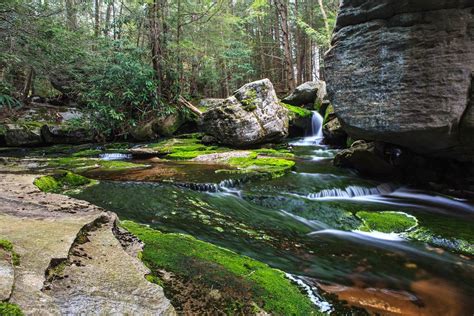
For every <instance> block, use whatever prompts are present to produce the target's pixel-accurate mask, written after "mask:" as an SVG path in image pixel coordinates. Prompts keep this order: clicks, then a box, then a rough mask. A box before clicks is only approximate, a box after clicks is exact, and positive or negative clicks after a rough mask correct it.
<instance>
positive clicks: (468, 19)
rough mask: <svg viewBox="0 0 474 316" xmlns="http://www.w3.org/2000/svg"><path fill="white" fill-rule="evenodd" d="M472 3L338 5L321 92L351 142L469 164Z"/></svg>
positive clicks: (473, 155)
mask: <svg viewBox="0 0 474 316" xmlns="http://www.w3.org/2000/svg"><path fill="white" fill-rule="evenodd" d="M473 51H474V15H473V14H472V1H470V0H461V1H424V0H381V1H369V0H362V1H359V0H358V1H356V0H345V1H343V2H342V4H341V10H340V12H339V16H338V18H337V26H336V32H335V35H334V37H333V42H332V48H331V50H330V51H329V52H328V53H327V55H326V57H325V78H326V81H327V84H328V94H329V98H330V99H331V102H332V104H333V105H334V108H335V112H336V114H337V116H338V117H339V119H340V122H341V124H342V126H343V127H344V129H345V130H346V131H347V132H348V133H349V135H351V137H353V138H355V139H369V140H378V141H384V142H388V143H393V144H397V145H400V146H405V147H408V148H409V149H411V150H412V151H414V152H416V153H420V154H427V155H429V156H441V157H447V158H454V159H458V160H471V161H472V160H473V159H474V141H473V135H474V106H473V100H474V98H473V97H472V96H473V91H474V90H473V79H472V78H473V74H474V54H472V52H473Z"/></svg>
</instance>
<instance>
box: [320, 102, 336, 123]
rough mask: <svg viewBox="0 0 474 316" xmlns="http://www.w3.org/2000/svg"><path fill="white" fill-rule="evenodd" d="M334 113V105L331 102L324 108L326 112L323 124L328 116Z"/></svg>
mask: <svg viewBox="0 0 474 316" xmlns="http://www.w3.org/2000/svg"><path fill="white" fill-rule="evenodd" d="M332 113H334V107H333V106H332V104H330V105H329V106H328V108H327V109H326V112H325V113H324V121H323V122H324V123H323V124H326V123H327V121H328V118H329V115H330V114H332Z"/></svg>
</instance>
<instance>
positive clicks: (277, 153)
mask: <svg viewBox="0 0 474 316" xmlns="http://www.w3.org/2000/svg"><path fill="white" fill-rule="evenodd" d="M252 151H253V152H254V153H257V154H259V155H264V156H271V157H287V158H293V157H294V156H295V155H294V154H293V153H292V152H291V151H290V150H288V149H273V148H260V149H255V150H252Z"/></svg>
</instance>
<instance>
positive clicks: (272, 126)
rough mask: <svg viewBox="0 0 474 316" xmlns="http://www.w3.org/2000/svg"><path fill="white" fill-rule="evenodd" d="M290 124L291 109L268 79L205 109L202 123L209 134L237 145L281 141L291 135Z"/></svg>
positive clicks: (241, 89)
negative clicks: (282, 104) (284, 105)
mask: <svg viewBox="0 0 474 316" xmlns="http://www.w3.org/2000/svg"><path fill="white" fill-rule="evenodd" d="M288 124H289V123H288V110H287V109H285V108H284V107H282V106H281V105H280V104H279V101H278V98H277V96H276V94H275V90H274V88H273V85H272V83H271V82H270V80H268V79H263V80H259V81H255V82H251V83H248V84H246V85H244V86H243V87H241V88H240V89H239V90H237V91H236V92H235V93H234V95H233V96H231V97H229V98H227V99H226V100H225V102H224V103H222V104H220V105H218V106H215V107H212V108H210V109H209V110H208V111H207V112H205V113H204V115H203V118H202V122H201V126H202V128H203V129H204V131H205V132H206V133H207V134H209V135H212V136H214V137H215V138H216V139H217V140H218V141H219V142H220V143H222V144H227V145H231V146H235V147H245V146H252V145H256V144H262V143H267V142H278V141H281V140H282V139H284V138H285V137H287V136H288Z"/></svg>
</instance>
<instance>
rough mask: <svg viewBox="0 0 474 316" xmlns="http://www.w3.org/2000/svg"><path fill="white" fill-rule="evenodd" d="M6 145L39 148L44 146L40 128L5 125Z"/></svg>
mask: <svg viewBox="0 0 474 316" xmlns="http://www.w3.org/2000/svg"><path fill="white" fill-rule="evenodd" d="M5 128H6V129H5V143H6V145H7V146H14V147H15V146H38V145H41V144H43V138H42V137H41V129H40V128H39V127H29V126H21V125H17V124H6V125H5Z"/></svg>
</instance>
